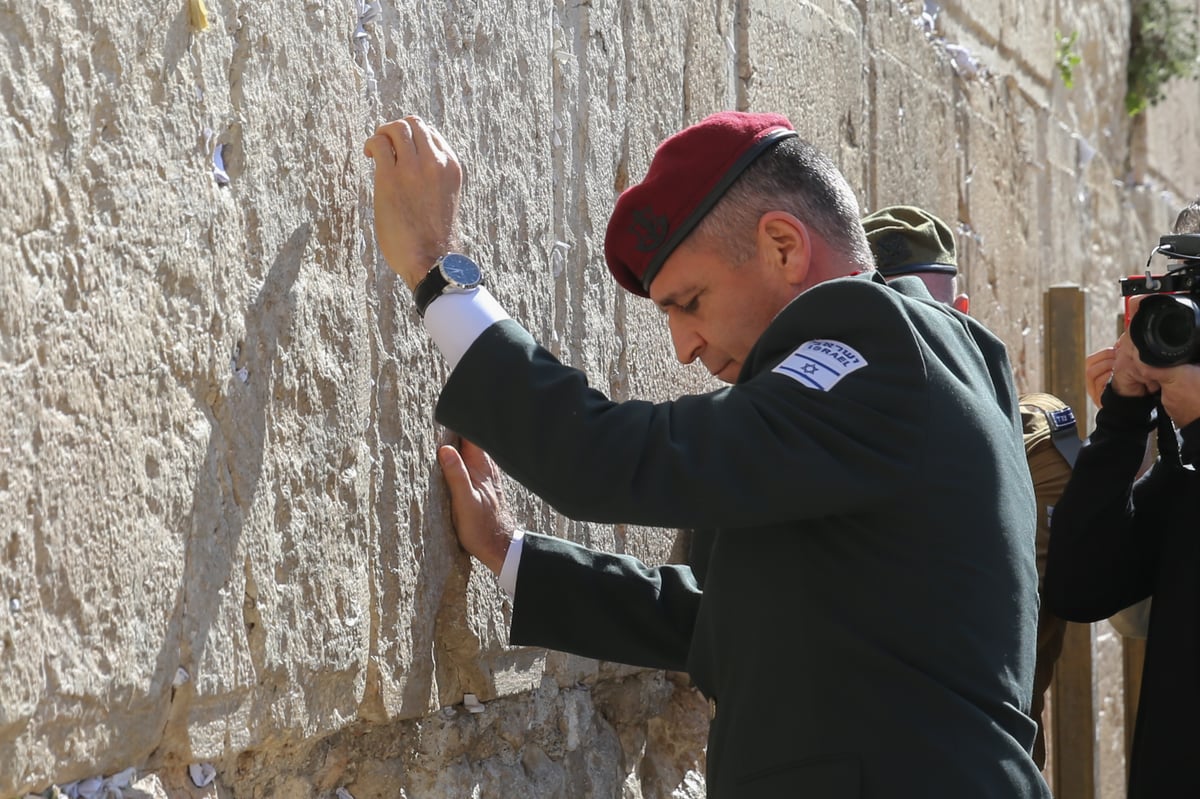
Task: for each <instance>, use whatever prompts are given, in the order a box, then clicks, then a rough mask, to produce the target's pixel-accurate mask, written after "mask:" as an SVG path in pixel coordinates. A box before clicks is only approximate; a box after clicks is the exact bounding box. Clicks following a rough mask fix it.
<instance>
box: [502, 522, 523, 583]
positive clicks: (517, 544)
mask: <svg viewBox="0 0 1200 799" xmlns="http://www.w3.org/2000/svg"><path fill="white" fill-rule="evenodd" d="M524 548H525V531H524V530H517V531H516V532H514V533H513V537H512V541H510V542H508V554H507V555H505V556H504V566H503V567H502V568H501V569H500V587H501V588H503V589H504V593H506V594H508V598H509V599H514V600H515V599H516V598H517V571H518V570H519V569H520V568H521V550H522V549H524Z"/></svg>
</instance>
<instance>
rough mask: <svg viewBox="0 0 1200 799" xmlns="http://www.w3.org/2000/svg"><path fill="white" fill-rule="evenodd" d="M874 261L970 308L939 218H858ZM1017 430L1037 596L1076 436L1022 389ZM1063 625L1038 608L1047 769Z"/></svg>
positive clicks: (1037, 710) (1070, 423)
mask: <svg viewBox="0 0 1200 799" xmlns="http://www.w3.org/2000/svg"><path fill="white" fill-rule="evenodd" d="M863 229H864V230H865V231H866V233H867V241H868V242H870V245H871V252H872V254H874V256H875V266H876V268H877V269H878V270H879V273H880V274H881V275H883V276H884V277H885V278H887V279H888V281H889V282H890V281H893V280H896V279H899V278H902V277H913V278H919V279H920V280H921V281H922V282H923V283H924V284H925V287H926V288H927V289H928V290H929V294H930V295H931V296H932V297H933V298H934V299H935V300H937V301H939V302H944V303H946V304H947V305H952V306H954V308H956V309H957V310H959V311H962V312H963V313H967V311H968V310H969V309H970V301H969V299H968V297H967V295H966V294H964V293H960V292H959V291H958V248H957V246H956V245H955V241H954V233H953V231H951V230H950V228H949V226H948V225H946V223H945V222H943V221H942V220H941V219H939V218H938V217H936V216H934V215H933V214H930V213H929V212H927V211H924V210H922V209H920V208H915V207H913V206H904V205H898V206H891V207H888V208H882V209H880V210H879V211H876V212H875V213H872V214H868V215H867V216H865V217H863ZM1020 404H1021V428H1022V433H1023V436H1024V439H1025V458H1026V460H1027V461H1028V462H1029V474H1030V477H1031V478H1032V480H1033V492H1034V498H1035V500H1036V503H1037V539H1036V548H1037V573H1038V595H1039V597H1040V596H1041V589H1042V581H1043V579H1044V578H1045V575H1046V552H1047V550H1048V548H1049V546H1050V516H1051V514H1052V513H1053V512H1054V506H1055V504H1057V502H1058V498H1059V497H1060V496H1062V492H1063V489H1064V488H1065V487H1066V485H1067V480H1069V479H1070V477H1071V467H1072V466H1073V465H1074V463H1075V456H1076V455H1077V454H1078V453H1079V448H1080V441H1079V433H1078V431H1077V429H1076V426H1075V414H1074V413H1073V412H1072V410H1071V408H1070V406H1068V405H1067V404H1066V403H1065V402H1063V401H1062V400H1061V399H1059V398H1058V397H1055V396H1054V395H1052V394H1042V393H1034V394H1022V395H1021V397H1020ZM1066 627H1067V623H1066V622H1065V621H1063V620H1062V619H1060V618H1059V617H1058V616H1055V615H1054V614H1053V613H1052V612H1050V611H1049V610H1048V609H1047V608H1045V607H1044V606H1043V607H1041V608H1040V610H1039V613H1038V626H1037V661H1036V666H1035V668H1034V677H1033V694H1032V699H1031V703H1030V715H1032V716H1033V719H1034V721H1036V722H1037V725H1038V731H1037V738H1036V739H1035V740H1034V744H1033V760H1034V762H1035V763H1037V765H1038V768H1045V766H1046V730H1045V723H1044V719H1043V711H1044V710H1045V706H1046V691H1047V689H1049V687H1050V682H1051V680H1053V679H1054V664H1055V663H1056V662H1057V661H1058V656H1059V655H1060V654H1061V653H1062V645H1063V636H1064V635H1065V634H1066Z"/></svg>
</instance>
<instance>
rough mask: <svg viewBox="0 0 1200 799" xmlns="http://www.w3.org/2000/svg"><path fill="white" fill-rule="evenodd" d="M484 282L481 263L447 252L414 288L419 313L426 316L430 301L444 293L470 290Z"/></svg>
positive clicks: (414, 297) (423, 316) (422, 316)
mask: <svg viewBox="0 0 1200 799" xmlns="http://www.w3.org/2000/svg"><path fill="white" fill-rule="evenodd" d="M481 283H483V270H481V269H480V268H479V264H477V263H475V262H474V261H472V260H471V259H470V258H468V257H467V256H465V255H460V254H458V253H456V252H452V253H447V254H446V255H443V256H442V257H441V258H438V259H437V260H436V261H434V262H433V268H432V269H430V270H429V274H427V275H425V277H424V278H422V279H421V282H420V283H418V284H417V287H416V288H415V289H413V299H415V300H416V301H417V313H419V314H420V315H421V318H422V319H424V318H425V309H426V308H428V307H429V303H431V302H433V301H434V300H436V299H437V298H438V297H440V296H442V295H443V294H450V293H458V292H463V291H470V290H471V289H473V288H476V287H478V286H479V285H480V284H481Z"/></svg>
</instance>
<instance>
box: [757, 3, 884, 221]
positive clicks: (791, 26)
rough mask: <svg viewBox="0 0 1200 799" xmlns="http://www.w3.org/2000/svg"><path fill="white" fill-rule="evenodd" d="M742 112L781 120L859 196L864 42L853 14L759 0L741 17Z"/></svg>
mask: <svg viewBox="0 0 1200 799" xmlns="http://www.w3.org/2000/svg"><path fill="white" fill-rule="evenodd" d="M747 25H748V34H747V36H746V40H747V43H746V52H747V54H748V59H747V60H748V73H747V74H746V76H745V79H746V82H747V89H746V97H747V102H748V107H749V108H751V109H753V110H756V111H778V112H780V113H783V114H786V115H788V117H789V118H790V119H791V120H792V124H794V125H795V126H796V130H798V131H799V132H800V135H801V136H803V137H804V138H806V139H808V140H809V141H811V142H812V143H813V144H815V145H816V146H817V147H819V148H820V149H821V150H822V151H823V152H825V153H826V154H827V155H828V156H829V157H830V158H832V159H833V161H834V163H835V164H837V166H838V168H839V169H841V171H842V173H843V174H844V175H845V176H846V179H847V180H848V181H849V182H850V185H851V186H852V187H853V188H854V189H855V191H856V192H857V193H858V197H859V200H860V203H861V202H862V201H863V200H864V198H865V187H866V184H867V156H866V153H865V152H864V148H865V146H866V144H867V142H869V141H870V139H869V134H868V131H867V125H868V121H867V110H866V97H867V80H866V69H865V63H866V44H865V36H864V33H863V27H864V26H863V19H862V15H861V13H860V12H859V10H858V8H857V7H856V6H855V5H854V4H852V3H848V2H841V0H822V2H819V3H811V2H800V3H796V2H785V1H784V0H764V2H760V3H754V4H752V5H751V6H750V7H749V11H748V20H747Z"/></svg>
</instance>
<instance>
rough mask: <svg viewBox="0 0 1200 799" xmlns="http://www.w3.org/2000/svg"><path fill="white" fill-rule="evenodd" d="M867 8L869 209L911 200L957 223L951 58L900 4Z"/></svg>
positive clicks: (958, 163) (958, 155)
mask: <svg viewBox="0 0 1200 799" xmlns="http://www.w3.org/2000/svg"><path fill="white" fill-rule="evenodd" d="M869 8H870V12H869V13H868V15H867V30H868V42H869V45H870V47H869V53H870V55H869V65H870V73H869V87H870V95H869V100H870V101H869V102H868V103H867V108H868V114H869V118H870V132H871V136H870V139H869V142H870V146H869V147H868V148H867V151H868V157H869V163H870V181H869V186H870V192H869V194H870V199H871V203H870V205H871V210H877V209H878V208H881V207H883V206H885V205H894V204H902V205H917V206H919V207H922V208H926V209H928V210H930V211H932V212H933V213H936V214H938V215H939V216H941V217H942V218H943V219H945V220H946V221H947V222H948V223H949V224H950V225H951V226H956V221H957V219H958V203H959V183H960V180H961V178H960V172H961V170H962V169H963V163H962V162H963V153H962V150H961V147H960V146H959V143H958V141H957V136H958V131H957V119H958V117H957V114H956V112H955V93H956V88H955V81H956V80H957V78H956V74H955V72H954V68H953V66H952V63H951V59H950V56H949V55H947V53H946V51H945V49H944V48H943V47H941V45H940V44H939V43H937V42H936V41H935V40H933V39H932V38H931V37H930V36H929V35H928V34H927V33H926V32H925V30H924V29H923V28H922V27H921V26H920V25H919V23H918V22H917V21H916V20H914V19H913V18H912V17H911V16H910V15H909V13H908V12H906V11H905V10H904V9H903V8H900V7H899V6H897V5H896V4H894V3H883V2H877V3H873V4H872V5H871V6H870V7H869Z"/></svg>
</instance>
